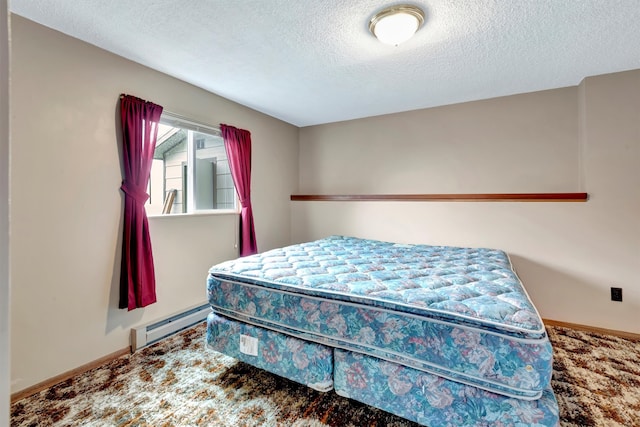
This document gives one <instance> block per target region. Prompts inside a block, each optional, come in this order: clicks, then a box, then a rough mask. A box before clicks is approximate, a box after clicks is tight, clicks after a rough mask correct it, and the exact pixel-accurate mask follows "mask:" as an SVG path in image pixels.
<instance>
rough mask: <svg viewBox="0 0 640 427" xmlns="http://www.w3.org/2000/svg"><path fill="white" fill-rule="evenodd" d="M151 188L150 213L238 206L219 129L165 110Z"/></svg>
mask: <svg viewBox="0 0 640 427" xmlns="http://www.w3.org/2000/svg"><path fill="white" fill-rule="evenodd" d="M148 190H149V195H150V197H149V200H148V201H147V204H146V209H147V214H149V215H161V214H176V213H194V212H198V211H207V210H213V209H236V190H235V187H234V185H233V179H232V178H231V171H230V169H229V162H228V161H227V153H226V151H225V149H224V141H223V140H222V136H221V135H220V130H219V129H216V128H214V127H210V126H206V125H201V124H197V123H194V122H190V121H188V120H185V119H182V118H179V117H177V116H174V115H171V114H167V113H163V114H162V118H161V119H160V125H159V126H158V140H157V142H156V150H155V153H154V155H153V164H152V166H151V176H150V179H149V189H148Z"/></svg>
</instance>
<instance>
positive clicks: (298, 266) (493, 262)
mask: <svg viewBox="0 0 640 427" xmlns="http://www.w3.org/2000/svg"><path fill="white" fill-rule="evenodd" d="M210 273H212V274H214V275H215V276H216V277H218V278H229V279H234V278H242V279H243V280H244V281H246V280H249V281H253V282H254V283H262V284H264V285H266V286H269V287H273V288H276V289H285V290H294V291H295V292H299V293H304V294H308V295H316V296H321V297H325V298H332V299H338V300H342V301H350V302H357V303H365V304H369V305H374V306H380V307H387V308H393V309H397V310H400V311H404V312H409V313H415V314H421V315H427V316H429V317H432V318H439V319H443V320H453V321H463V322H470V323H472V324H474V325H477V326H479V327H483V328H486V329H495V330H499V331H508V332H511V333H514V334H520V335H521V336H523V337H526V338H537V337H541V336H544V334H545V330H544V325H543V324H542V321H541V320H540V316H539V315H538V312H537V310H536V309H535V307H534V306H533V304H532V302H531V301H530V299H529V297H528V296H527V294H526V292H525V291H524V288H523V287H522V284H521V282H520V280H519V278H518V276H517V275H516V273H515V272H514V271H513V269H512V267H511V263H510V261H509V258H508V257H507V255H506V254H505V253H504V252H503V251H500V250H496V249H484V248H458V247H448V246H428V245H400V244H394V243H389V242H381V241H375V240H366V239H358V238H354V237H344V236H332V237H328V238H326V239H321V240H317V241H313V242H307V243H301V244H298V245H292V246H288V247H285V248H281V249H274V250H271V251H267V252H264V253H261V254H256V255H252V256H249V257H244V258H239V259H237V260H233V261H228V262H225V263H222V264H218V265H217V266H214V267H212V268H211V270H210Z"/></svg>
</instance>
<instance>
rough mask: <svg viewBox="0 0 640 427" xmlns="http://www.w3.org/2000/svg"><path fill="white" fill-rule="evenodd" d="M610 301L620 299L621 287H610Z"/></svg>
mask: <svg viewBox="0 0 640 427" xmlns="http://www.w3.org/2000/svg"><path fill="white" fill-rule="evenodd" d="M611 301H622V288H613V287H612V288H611Z"/></svg>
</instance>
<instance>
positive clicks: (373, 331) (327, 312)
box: [207, 236, 558, 427]
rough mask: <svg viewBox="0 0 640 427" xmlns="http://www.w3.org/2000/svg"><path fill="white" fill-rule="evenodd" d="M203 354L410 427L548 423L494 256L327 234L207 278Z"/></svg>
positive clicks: (522, 305) (530, 356) (536, 352)
mask: <svg viewBox="0 0 640 427" xmlns="http://www.w3.org/2000/svg"><path fill="white" fill-rule="evenodd" d="M207 293H208V300H209V303H210V304H211V307H212V313H211V315H210V316H209V318H208V322H207V345H208V347H209V348H211V349H213V350H216V351H219V352H222V353H225V354H227V355H229V356H232V357H235V358H237V359H239V360H242V361H244V362H247V363H250V364H252V365H254V366H257V367H259V368H262V369H265V370H268V371H270V372H273V373H275V374H278V375H282V376H284V377H287V378H290V379H292V380H294V381H297V382H300V383H302V384H305V385H307V386H309V387H312V388H314V389H316V390H320V391H323V392H327V391H330V390H332V389H333V390H334V391H335V392H336V393H337V394H339V395H341V396H345V397H349V398H352V399H354V400H358V401H360V402H363V403H365V404H368V405H371V406H374V407H378V408H380V409H383V410H386V411H388V412H391V413H394V414H396V415H399V416H401V417H404V418H407V419H409V420H412V421H416V422H418V423H420V424H423V425H426V426H430V427H437V426H453V425H487V424H490V425H500V423H502V424H504V425H527V426H535V425H539V426H554V425H557V424H558V406H557V402H556V400H555V397H554V395H553V392H552V390H551V388H550V381H551V374H552V362H553V359H552V357H553V354H552V348H551V344H550V342H549V340H548V337H547V335H546V331H545V328H544V324H543V323H542V320H541V318H540V315H539V313H538V312H537V310H536V308H535V307H534V305H533V303H532V302H531V299H530V298H529V296H528V295H527V293H526V290H525V289H524V287H523V285H522V283H521V281H520V280H519V278H518V276H517V275H516V273H515V271H514V270H513V268H512V265H511V262H510V260H509V258H508V256H507V255H506V253H505V252H503V251H500V250H495V249H486V248H460V247H449V246H430V245H407V244H397V243H393V242H383V241H376V240H369V239H360V238H355V237H347V236H331V237H327V238H324V239H320V240H316V241H312V242H305V243H301V244H296V245H291V246H287V247H284V248H279V249H274V250H271V251H267V252H264V253H261V254H256V255H252V256H249V257H244V258H239V259H237V260H232V261H227V262H224V263H221V264H218V265H216V266H213V267H212V268H211V269H210V270H209V275H208V278H207Z"/></svg>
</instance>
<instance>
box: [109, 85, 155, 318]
mask: <svg viewBox="0 0 640 427" xmlns="http://www.w3.org/2000/svg"><path fill="white" fill-rule="evenodd" d="M161 114H162V107H161V106H159V105H156V104H153V103H151V102H148V101H144V100H142V99H139V98H136V97H134V96H130V95H121V96H120V118H121V123H122V157H123V159H122V160H123V162H122V163H123V167H124V180H123V181H122V186H121V187H120V188H121V189H122V191H123V192H124V227H123V228H124V230H123V236H122V264H121V270H120V304H119V306H120V308H127V309H129V310H133V309H135V308H140V307H145V306H147V305H149V304H153V303H154V302H156V278H155V272H154V268H153V253H152V251H151V239H150V237H149V223H148V221H147V213H146V211H145V208H144V204H145V202H146V201H147V200H148V199H149V195H148V194H147V187H148V184H149V173H150V171H151V163H152V161H153V152H154V150H155V148H156V139H157V137H158V122H159V121H160V115H161Z"/></svg>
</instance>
